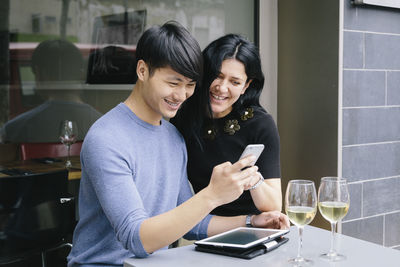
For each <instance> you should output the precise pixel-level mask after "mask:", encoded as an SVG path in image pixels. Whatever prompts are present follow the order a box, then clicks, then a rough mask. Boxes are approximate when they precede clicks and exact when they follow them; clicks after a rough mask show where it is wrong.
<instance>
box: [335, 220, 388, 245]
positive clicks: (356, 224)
mask: <svg viewBox="0 0 400 267" xmlns="http://www.w3.org/2000/svg"><path fill="white" fill-rule="evenodd" d="M342 233H343V234H344V235H348V236H352V237H355V238H359V239H362V240H366V241H369V242H373V243H376V244H379V245H383V216H377V217H372V218H367V219H360V220H356V221H351V222H344V223H342Z"/></svg>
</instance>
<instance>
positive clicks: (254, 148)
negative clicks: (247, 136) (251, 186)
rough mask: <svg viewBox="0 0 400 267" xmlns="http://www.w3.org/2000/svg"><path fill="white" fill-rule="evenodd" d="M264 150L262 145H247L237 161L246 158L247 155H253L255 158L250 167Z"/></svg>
mask: <svg viewBox="0 0 400 267" xmlns="http://www.w3.org/2000/svg"><path fill="white" fill-rule="evenodd" d="M263 150H264V145H263V144H250V145H247V146H246V148H245V149H244V150H243V153H242V155H241V156H240V158H239V160H240V159H242V158H244V157H247V156H248V155H254V156H255V157H256V159H255V160H254V162H252V164H251V165H254V164H256V162H257V160H258V157H260V155H261V153H262V152H263Z"/></svg>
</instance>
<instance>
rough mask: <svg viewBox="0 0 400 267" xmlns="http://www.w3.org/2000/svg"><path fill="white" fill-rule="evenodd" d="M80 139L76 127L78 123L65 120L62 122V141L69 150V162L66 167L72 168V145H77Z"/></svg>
mask: <svg viewBox="0 0 400 267" xmlns="http://www.w3.org/2000/svg"><path fill="white" fill-rule="evenodd" d="M77 137H78V127H77V126H76V122H74V121H70V120H65V121H62V122H61V125H60V141H61V143H63V144H64V145H65V146H67V149H68V157H67V161H66V162H65V167H67V168H70V167H72V164H71V160H70V150H71V145H72V144H73V143H75V141H76V139H77Z"/></svg>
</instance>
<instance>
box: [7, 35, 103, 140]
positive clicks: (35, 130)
mask: <svg viewBox="0 0 400 267" xmlns="http://www.w3.org/2000/svg"><path fill="white" fill-rule="evenodd" d="M31 66H32V72H33V74H34V75H35V86H36V88H35V92H36V94H37V96H40V97H41V98H43V99H44V100H45V102H44V103H42V104H41V105H39V106H37V107H35V108H33V109H31V110H29V111H27V112H25V113H22V114H20V115H19V116H17V117H15V118H13V119H12V120H10V121H8V122H7V123H6V124H5V125H4V126H3V128H2V129H0V135H1V136H0V139H2V142H10V143H24V142H28V143H46V142H60V136H59V135H60V125H61V122H62V121H64V120H72V121H75V122H76V123H77V126H78V137H77V140H83V139H84V137H85V135H86V133H87V131H88V130H89V128H90V126H91V125H92V124H93V123H94V122H95V121H96V120H97V119H98V118H100V116H101V115H102V114H101V113H100V112H98V111H97V110H96V109H94V108H93V107H92V106H90V105H88V104H86V103H84V102H83V101H82V99H81V97H80V90H77V89H76V88H75V89H74V87H76V85H77V84H78V85H79V84H80V83H81V82H82V73H83V69H82V68H83V57H82V54H81V52H80V51H79V49H78V48H77V47H76V46H75V45H74V44H73V43H71V42H69V41H67V40H62V39H59V40H46V41H43V42H41V43H40V44H39V45H38V46H37V47H36V49H35V50H34V52H33V54H32V59H31Z"/></svg>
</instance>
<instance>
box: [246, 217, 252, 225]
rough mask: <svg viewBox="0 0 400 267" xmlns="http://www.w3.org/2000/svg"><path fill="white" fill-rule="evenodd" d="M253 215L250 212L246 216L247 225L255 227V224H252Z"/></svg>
mask: <svg viewBox="0 0 400 267" xmlns="http://www.w3.org/2000/svg"><path fill="white" fill-rule="evenodd" d="M251 216H253V215H252V214H249V215H247V216H246V227H253V225H252V224H251Z"/></svg>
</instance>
